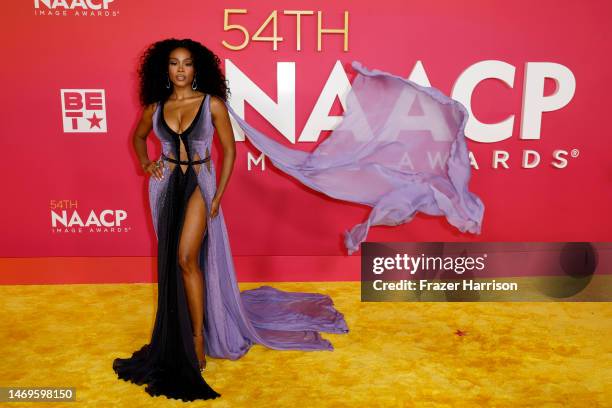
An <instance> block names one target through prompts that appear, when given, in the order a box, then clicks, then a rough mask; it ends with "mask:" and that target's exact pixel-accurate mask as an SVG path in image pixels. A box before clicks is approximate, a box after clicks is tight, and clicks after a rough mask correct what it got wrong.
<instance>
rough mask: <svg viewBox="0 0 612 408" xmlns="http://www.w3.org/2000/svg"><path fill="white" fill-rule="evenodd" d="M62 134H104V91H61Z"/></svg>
mask: <svg viewBox="0 0 612 408" xmlns="http://www.w3.org/2000/svg"><path fill="white" fill-rule="evenodd" d="M61 94H62V123H63V125H64V132H77V133H92V132H96V133H106V98H105V96H104V89H62V90H61Z"/></svg>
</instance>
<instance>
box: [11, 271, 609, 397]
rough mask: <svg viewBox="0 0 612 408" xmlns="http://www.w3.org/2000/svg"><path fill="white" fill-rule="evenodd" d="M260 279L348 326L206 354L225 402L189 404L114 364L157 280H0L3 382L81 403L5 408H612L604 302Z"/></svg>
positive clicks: (133, 338)
mask: <svg viewBox="0 0 612 408" xmlns="http://www.w3.org/2000/svg"><path fill="white" fill-rule="evenodd" d="M261 284H265V283H257V284H254V283H248V284H241V285H240V286H241V289H242V290H244V289H251V288H254V287H257V286H260V285H261ZM270 285H272V286H275V287H277V288H279V289H284V290H291V291H306V292H322V293H327V294H329V295H330V296H332V298H333V299H334V302H335V304H336V306H337V308H338V309H339V310H340V311H341V312H343V313H344V315H345V317H346V321H347V323H348V326H349V329H350V332H349V333H348V334H344V335H341V334H337V335H331V334H324V337H326V338H327V339H329V340H331V342H332V343H333V344H334V346H335V348H336V349H335V350H334V351H332V352H330V351H314V352H299V351H276V350H270V349H267V348H265V347H263V346H260V345H255V346H253V348H252V349H251V350H250V351H249V352H248V353H247V355H246V356H244V357H243V358H242V359H240V360H237V361H230V360H221V359H213V358H210V357H209V358H208V359H207V360H208V366H207V368H206V370H207V373H206V374H205V378H206V381H207V382H208V383H209V384H210V385H211V386H212V387H213V388H214V389H215V390H216V391H218V392H219V393H221V394H222V396H221V398H219V399H217V400H214V401H198V402H192V403H183V402H181V401H177V400H169V399H167V398H165V397H155V398H153V397H150V396H149V395H148V394H146V393H145V391H144V387H143V386H137V385H135V384H132V383H128V382H125V381H122V380H119V379H117V377H116V375H115V373H114V372H113V370H112V361H113V359H114V358H116V357H128V356H129V355H130V354H131V352H133V351H134V350H136V349H138V348H140V347H141V346H142V345H143V344H144V343H146V342H148V340H149V336H150V333H151V328H152V325H153V320H154V311H155V302H156V285H154V284H124V285H62V286H60V285H47V286H43V285H40V286H39V285H32V286H0V313H1V314H2V315H1V318H0V322H1V323H0V332H1V341H0V356H1V358H0V386H4V387H6V386H73V387H76V393H77V399H78V401H77V402H64V403H54V404H51V403H5V404H4V405H5V406H15V407H19V406H35V407H46V406H54V407H57V406H66V407H81V406H88V407H89V406H91V407H123V406H125V407H131V408H137V407H149V406H151V407H160V406H164V407H179V406H211V407H242V406H245V407H257V406H265V407H275V406H280V407H310V406H319V407H323V406H333V407H362V406H363V407H370V406H376V407H378V406H380V407H413V406H414V407H463V406H465V407H604V406H608V407H610V406H612V387H609V385H610V383H611V378H612V369H611V367H612V359H611V356H612V341H611V340H610V336H611V335H612V330H611V329H612V324H611V319H610V318H611V315H612V306H611V305H610V303H416V302H394V303H362V302H360V295H359V294H360V292H359V283H358V282H332V283H328V282H325V283H277V282H274V283H270ZM458 329H459V330H461V331H463V332H465V335H463V336H459V335H457V334H455V332H456V330H458ZM605 384H608V386H607V388H606V386H605ZM0 404H1V403H0Z"/></svg>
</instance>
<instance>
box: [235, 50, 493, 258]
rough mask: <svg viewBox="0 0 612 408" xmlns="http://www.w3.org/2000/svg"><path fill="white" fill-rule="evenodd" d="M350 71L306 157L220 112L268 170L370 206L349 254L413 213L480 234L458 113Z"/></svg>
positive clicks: (378, 77) (461, 111)
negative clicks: (340, 108) (337, 104)
mask: <svg viewBox="0 0 612 408" xmlns="http://www.w3.org/2000/svg"><path fill="white" fill-rule="evenodd" d="M352 66H353V68H354V69H355V70H356V71H357V72H358V74H357V76H356V77H355V79H354V81H353V84H352V89H351V90H350V91H349V93H348V95H347V98H346V105H347V109H346V111H345V112H344V115H343V118H342V121H341V122H340V124H339V125H338V126H337V127H336V128H335V129H334V130H333V131H332V133H331V135H330V136H329V137H328V138H327V139H326V140H325V141H323V142H322V143H321V144H320V145H319V146H318V147H317V148H316V149H315V150H314V151H313V152H311V153H308V152H303V151H299V150H294V149H291V148H288V147H285V146H283V145H282V144H280V143H278V142H276V141H274V140H272V139H271V138H270V137H269V136H266V135H265V134H264V133H262V132H260V131H258V130H257V129H255V128H253V127H252V126H250V125H249V124H248V123H247V122H245V121H244V120H243V119H242V118H240V117H239V116H238V114H236V112H235V111H234V110H233V109H232V108H231V107H230V105H229V104H226V105H227V107H228V110H229V112H230V114H231V117H232V118H233V119H234V120H235V122H236V123H237V124H238V125H239V126H240V127H241V128H242V129H243V130H244V133H245V135H246V137H247V138H248V139H249V140H250V141H251V142H252V143H253V144H254V145H255V147H257V149H259V150H260V151H261V152H262V153H264V155H266V156H267V157H268V158H269V160H270V161H271V162H272V163H273V164H274V166H276V167H277V168H279V169H280V170H282V171H283V172H285V173H287V174H289V175H291V176H292V177H295V178H296V179H298V180H299V181H300V182H302V183H303V184H305V185H307V186H309V187H310V188H312V189H314V190H317V191H320V192H322V193H324V194H326V195H328V196H330V197H333V198H337V199H340V200H345V201H350V202H354V203H359V204H364V205H367V206H370V207H373V208H372V210H371V212H370V215H369V217H368V219H367V220H366V221H365V222H363V223H360V224H357V225H355V226H353V227H352V228H351V229H350V231H345V232H344V242H345V246H346V248H347V250H348V253H349V254H352V253H353V252H355V251H356V250H358V249H359V244H360V243H361V242H363V241H364V240H365V239H366V236H367V234H368V230H369V228H370V227H371V226H375V225H391V226H394V225H399V224H403V223H405V222H409V221H411V220H412V219H413V218H414V215H415V214H416V212H417V211H421V212H423V213H425V214H429V215H444V216H445V217H446V219H447V220H448V222H449V223H450V224H451V225H453V226H455V227H456V228H458V229H459V230H460V231H461V232H466V231H467V232H471V233H474V234H479V233H480V230H481V225H482V218H483V213H484V205H483V203H482V201H481V200H480V199H479V198H478V197H477V196H476V195H475V194H473V193H471V192H470V191H469V190H468V182H469V179H470V163H469V157H468V151H467V146H466V142H465V135H464V129H465V124H466V122H467V120H468V112H467V110H466V109H465V107H464V106H463V105H461V104H460V103H459V102H457V101H455V100H453V99H451V98H449V97H447V96H446V95H444V94H443V93H442V92H440V91H439V90H438V89H436V88H433V87H423V86H420V85H418V84H416V83H414V82H412V81H410V80H407V79H404V78H401V77H399V76H397V75H393V74H389V73H386V72H383V71H380V70H377V69H374V70H368V69H367V68H365V67H363V65H361V63H359V62H357V61H353V63H352Z"/></svg>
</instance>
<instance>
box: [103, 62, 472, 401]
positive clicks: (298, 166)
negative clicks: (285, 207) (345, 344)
mask: <svg viewBox="0 0 612 408" xmlns="http://www.w3.org/2000/svg"><path fill="white" fill-rule="evenodd" d="M352 66H353V68H355V69H356V70H357V72H358V75H357V76H356V77H355V80H354V81H353V84H352V87H351V90H350V91H349V93H348V94H347V97H346V104H347V108H346V111H345V112H344V115H343V117H342V121H341V122H340V123H339V125H338V126H337V127H336V128H335V129H334V131H333V132H332V134H331V135H330V136H329V137H328V138H327V139H326V140H325V141H324V142H322V143H321V144H320V145H319V146H317V148H316V149H315V150H314V151H313V152H311V153H307V152H303V151H299V150H295V149H291V148H288V147H286V146H284V145H282V144H280V143H278V142H276V141H274V140H273V139H272V138H271V137H269V136H267V135H265V134H264V133H261V132H260V131H258V130H257V129H255V128H253V127H252V126H250V125H249V124H248V123H247V122H245V121H244V120H243V119H242V118H240V116H239V115H238V114H237V113H236V112H235V111H234V110H233V109H232V108H231V106H230V105H229V103H227V102H226V106H227V109H228V111H229V113H230V118H231V119H232V121H233V126H236V125H237V126H239V128H240V129H241V130H242V131H244V134H245V136H246V137H247V138H248V139H249V141H250V142H252V143H253V145H254V146H255V147H256V148H257V149H258V150H260V151H261V152H262V153H263V154H264V155H265V156H267V157H268V158H269V160H270V161H271V162H272V164H273V165H274V166H275V167H277V168H279V169H280V170H282V171H283V172H284V173H286V174H288V175H290V176H292V177H294V178H296V179H298V180H299V181H300V182H302V183H303V184H305V185H307V186H308V187H310V188H312V189H314V190H317V191H320V192H322V193H324V194H326V195H328V196H330V197H333V198H337V199H341V200H345V201H349V202H354V203H360V204H364V205H367V206H370V207H372V211H371V212H370V215H369V217H368V219H367V220H366V221H365V222H364V223H361V224H358V225H356V226H354V227H353V228H351V230H350V231H345V232H344V242H345V245H346V248H347V250H348V253H349V254H351V253H353V252H355V251H356V250H357V249H358V248H359V244H360V243H361V242H363V241H364V240H365V238H366V235H367V232H368V229H369V227H371V226H374V225H399V224H402V223H405V222H408V221H410V220H411V219H412V218H413V217H414V215H415V214H416V212H417V211H421V212H424V213H426V214H429V215H444V216H446V218H447V220H448V222H449V223H450V224H452V225H453V226H455V227H456V228H458V229H459V230H460V231H462V232H465V231H468V232H471V233H480V227H481V223H482V216H483V211H484V206H483V204H482V202H481V201H480V199H479V198H478V197H477V196H476V195H474V194H473V193H471V192H470V191H469V190H468V181H469V178H470V164H469V158H468V152H467V146H466V143H465V138H464V128H465V123H466V121H467V119H468V113H467V111H466V109H465V108H464V107H463V106H462V105H461V104H460V103H459V102H456V101H454V100H452V99H450V98H448V97H447V96H445V95H444V94H442V93H441V92H440V91H438V90H437V89H435V88H432V87H422V86H420V85H418V84H415V83H414V82H412V81H409V80H406V79H403V78H401V77H399V76H395V75H392V74H388V73H385V72H382V71H378V70H372V71H370V70H368V69H366V68H364V67H363V66H361V64H360V63H358V62H356V61H355V62H353V65H352ZM210 98H211V96H210V95H208V94H207V95H206V96H205V98H204V99H203V101H202V104H201V105H200V109H199V111H198V114H197V116H196V118H195V119H194V121H193V122H192V123H191V125H190V126H189V127H188V128H187V129H186V130H185V131H184V132H183V133H181V134H180V135H179V134H177V133H175V132H174V131H172V129H170V127H169V126H168V125H167V123H166V122H165V120H164V118H163V114H162V112H163V105H161V104H158V106H157V108H156V110H155V112H154V115H153V130H154V133H155V134H156V135H157V137H158V138H159V140H160V141H161V145H162V153H163V154H164V155H165V156H167V157H169V158H171V159H175V160H176V159H177V158H179V157H180V155H179V148H180V144H181V143H183V145H184V148H185V150H186V152H187V155H188V158H189V160H190V161H194V162H199V161H201V160H202V159H206V158H208V157H209V156H210V150H211V145H212V137H213V133H214V127H213V125H212V121H211V113H210ZM181 141H182V142H181ZM163 164H164V178H163V179H162V180H157V179H155V178H154V177H151V178H150V181H149V199H150V206H151V213H152V217H153V224H154V227H155V233H156V236H157V239H158V307H157V313H156V318H155V325H154V329H153V334H152V337H151V341H150V343H149V344H147V345H145V346H143V347H142V348H141V349H140V350H138V351H136V352H135V353H134V354H133V355H132V357H130V358H127V359H116V360H115V361H114V363H113V368H114V370H115V372H116V373H117V375H118V376H119V378H122V379H125V380H128V381H132V382H134V383H136V384H147V387H146V388H145V390H146V391H147V392H148V393H149V394H151V395H166V396H167V397H170V398H177V399H182V400H185V401H191V400H195V399H210V398H216V397H218V396H219V395H220V394H218V393H217V392H215V391H214V390H213V389H212V388H210V387H209V386H208V384H206V382H205V381H204V380H203V378H202V376H201V373H200V371H199V369H198V361H197V357H196V354H195V350H194V345H193V337H192V335H193V333H192V329H191V321H190V317H189V309H188V306H187V300H186V294H185V290H184V287H183V280H182V275H181V271H180V268H179V266H178V260H177V252H178V237H179V234H180V230H181V226H182V223H183V219H184V210H185V206H186V203H187V199H188V198H189V197H190V195H191V193H192V192H193V191H194V190H195V188H196V187H199V189H200V191H201V193H202V195H203V198H204V201H205V202H206V207H207V209H208V208H210V206H211V201H212V198H213V197H214V194H215V191H216V174H215V166H214V163H213V162H212V160H210V159H209V160H208V161H206V162H205V163H199V164H194V165H188V166H187V170H186V172H185V173H183V170H182V168H181V166H180V165H179V164H175V163H173V162H170V161H166V160H163ZM199 264H200V268H201V270H202V273H203V279H204V280H205V285H204V287H205V295H204V302H205V308H204V338H205V350H206V354H207V355H209V356H211V357H215V358H227V359H231V360H236V359H239V358H240V357H241V356H243V355H244V354H245V353H246V352H247V351H248V350H249V348H250V347H251V346H252V345H253V344H255V343H257V344H261V345H264V346H266V347H269V348H272V349H277V350H304V351H306V350H333V347H332V345H331V343H330V342H329V341H328V340H326V339H324V338H323V337H322V336H321V334H320V333H319V332H328V333H347V332H348V326H347V324H346V322H345V320H344V316H343V314H342V313H340V312H339V311H338V310H336V309H335V308H334V306H333V302H332V299H331V298H330V297H329V296H327V295H323V294H318V293H302V292H285V291H281V290H278V289H275V288H273V287H270V286H261V287H259V288H256V289H252V290H245V291H243V292H240V290H239V287H238V283H237V281H236V275H235V271H234V264H233V260H232V253H231V248H230V244H229V239H228V235H227V229H226V226H225V221H224V217H223V210H222V208H221V206H219V209H218V213H217V216H216V217H214V218H212V219H211V218H210V217H208V216H207V229H206V232H205V236H204V238H203V241H202V245H201V249H200V257H199Z"/></svg>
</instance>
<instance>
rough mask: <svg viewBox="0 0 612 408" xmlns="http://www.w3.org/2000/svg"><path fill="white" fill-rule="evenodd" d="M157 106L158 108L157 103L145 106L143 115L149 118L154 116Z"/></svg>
mask: <svg viewBox="0 0 612 408" xmlns="http://www.w3.org/2000/svg"><path fill="white" fill-rule="evenodd" d="M156 106H157V102H153V103H149V104H147V105H145V107H144V109H143V110H142V114H143V115H146V116H149V117H151V116H153V112H155V107H156Z"/></svg>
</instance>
